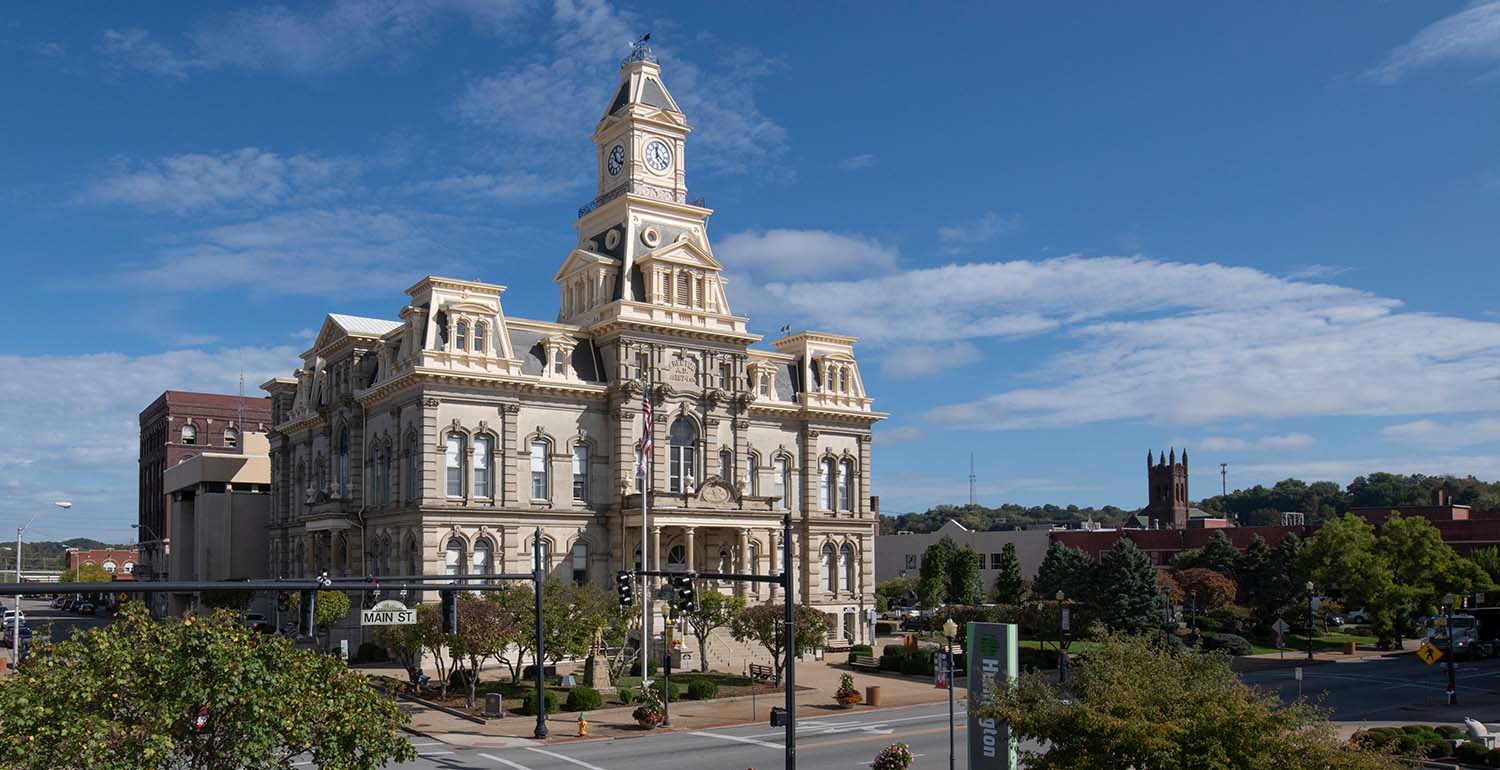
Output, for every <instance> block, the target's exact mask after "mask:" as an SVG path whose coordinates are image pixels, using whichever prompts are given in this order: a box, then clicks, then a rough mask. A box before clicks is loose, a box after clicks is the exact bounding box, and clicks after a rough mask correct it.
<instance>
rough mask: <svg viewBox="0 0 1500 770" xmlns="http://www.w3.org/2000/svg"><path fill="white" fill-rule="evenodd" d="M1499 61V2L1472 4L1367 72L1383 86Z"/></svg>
mask: <svg viewBox="0 0 1500 770" xmlns="http://www.w3.org/2000/svg"><path fill="white" fill-rule="evenodd" d="M1466 61H1467V62H1484V61H1500V1H1496V0H1490V1H1489V2H1477V3H1472V4H1470V5H1469V7H1467V8H1465V9H1464V10H1462V11H1459V12H1458V13H1455V14H1453V15H1452V16H1448V17H1446V18H1443V19H1439V20H1437V21H1435V22H1433V23H1432V24H1429V25H1428V26H1427V27H1425V28H1423V29H1422V31H1420V32H1418V33H1417V34H1416V36H1415V37H1413V38H1412V39H1411V40H1409V41H1407V42H1406V43H1404V44H1402V45H1400V46H1397V47H1396V48H1395V49H1394V50H1392V51H1391V52H1390V54H1389V55H1387V56H1386V59H1385V62H1384V63H1382V64H1381V65H1380V66H1378V67H1375V68H1373V69H1371V70H1369V71H1367V72H1366V73H1365V77H1367V78H1369V79H1370V80H1373V81H1374V82H1376V83H1379V84H1380V85H1387V86H1389V85H1395V84H1397V83H1400V82H1401V81H1402V80H1404V79H1406V77H1407V76H1408V75H1410V74H1411V73H1412V72H1413V71H1414V70H1418V69H1423V68H1426V67H1432V66H1437V65H1441V64H1447V63H1452V62H1466Z"/></svg>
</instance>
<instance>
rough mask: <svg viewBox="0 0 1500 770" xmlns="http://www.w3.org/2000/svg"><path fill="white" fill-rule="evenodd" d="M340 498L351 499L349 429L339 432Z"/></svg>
mask: <svg viewBox="0 0 1500 770" xmlns="http://www.w3.org/2000/svg"><path fill="white" fill-rule="evenodd" d="M339 498H340V499H348V498H349V429H348V428H344V429H343V430H340V431H339Z"/></svg>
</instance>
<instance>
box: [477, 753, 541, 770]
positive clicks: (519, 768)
mask: <svg viewBox="0 0 1500 770" xmlns="http://www.w3.org/2000/svg"><path fill="white" fill-rule="evenodd" d="M479 756H481V757H484V758H485V759H488V760H490V761H491V762H499V763H500V764H502V765H505V766H506V767H513V768H515V770H531V768H529V767H527V766H525V765H518V764H516V763H515V762H512V761H510V760H508V759H501V758H499V757H497V756H495V755H494V754H480V755H479Z"/></svg>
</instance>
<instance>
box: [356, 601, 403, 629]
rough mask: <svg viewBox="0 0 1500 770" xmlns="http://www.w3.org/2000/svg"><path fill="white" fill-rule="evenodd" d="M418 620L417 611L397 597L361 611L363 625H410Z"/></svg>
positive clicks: (360, 620)
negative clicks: (408, 607)
mask: <svg viewBox="0 0 1500 770" xmlns="http://www.w3.org/2000/svg"><path fill="white" fill-rule="evenodd" d="M416 622H417V611H416V610H410V609H407V608H406V605H404V604H402V603H401V602H398V601H396V600H395V599H386V600H385V601H383V602H380V603H378V604H376V605H375V606H374V607H372V608H370V609H368V610H361V611H360V613H359V624H360V625H362V626H409V625H412V624H414V623H416Z"/></svg>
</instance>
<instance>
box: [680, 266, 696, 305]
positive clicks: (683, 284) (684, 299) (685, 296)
mask: <svg viewBox="0 0 1500 770" xmlns="http://www.w3.org/2000/svg"><path fill="white" fill-rule="evenodd" d="M692 292H693V277H692V276H691V275H688V273H687V271H685V270H684V271H682V272H679V273H678V274H677V304H679V305H682V306H684V307H686V306H688V305H691V304H692V297H691V295H692Z"/></svg>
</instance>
